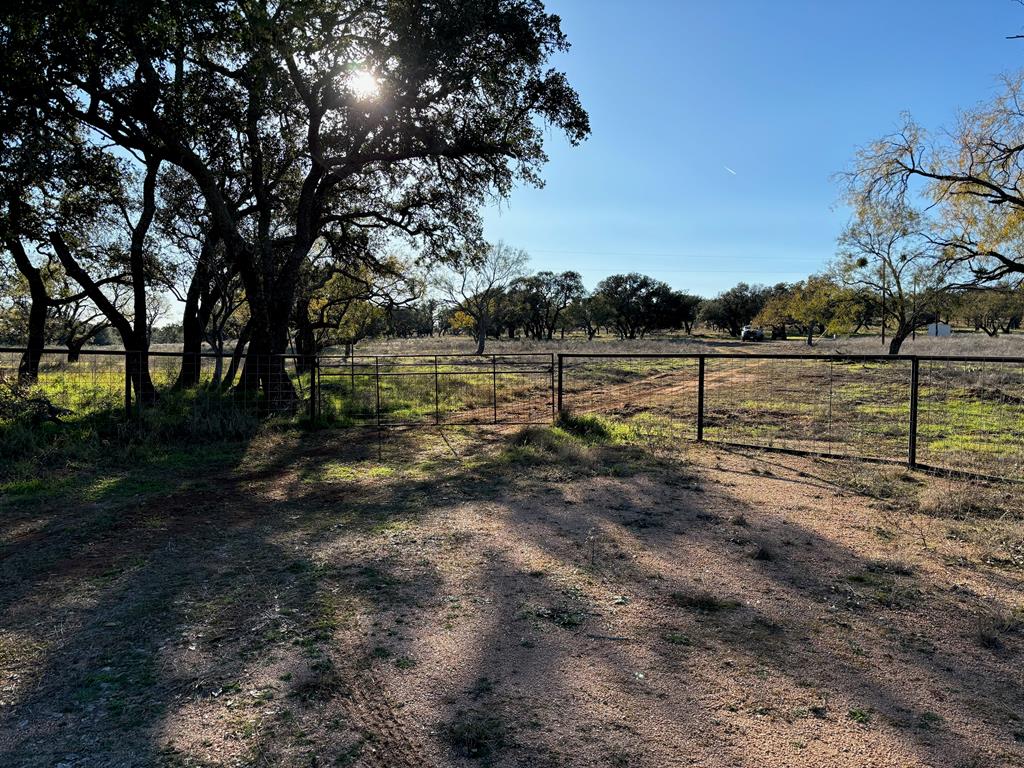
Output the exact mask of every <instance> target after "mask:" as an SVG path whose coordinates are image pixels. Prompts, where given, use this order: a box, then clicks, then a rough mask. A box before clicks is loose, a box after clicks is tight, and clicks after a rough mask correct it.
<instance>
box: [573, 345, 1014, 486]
mask: <svg viewBox="0 0 1024 768" xmlns="http://www.w3.org/2000/svg"><path fill="white" fill-rule="evenodd" d="M558 368H559V371H558V380H559V382H560V386H559V392H558V396H559V405H560V408H559V410H560V411H561V412H583V413H597V414H603V415H606V416H610V417H614V418H617V419H619V420H621V421H622V422H624V423H626V424H629V423H641V424H643V425H644V426H645V428H646V429H650V428H652V427H651V425H652V422H657V423H658V424H660V425H661V427H662V428H663V429H664V430H666V431H667V432H669V433H674V434H676V435H678V436H680V437H693V438H694V439H696V440H698V441H704V440H708V441H714V442H719V443H729V444H734V445H745V446H752V447H760V448H768V449H775V450H784V451H788V452H795V453H805V454H824V455H832V456H843V457H850V458H863V459H880V460H886V461H900V462H905V463H906V464H908V465H909V466H911V467H918V468H930V469H939V470H946V471H963V472H968V473H971V474H985V475H991V476H998V477H1002V478H1011V479H1017V480H1024V357H1007V356H1002V357H982V356H964V357H958V356H947V355H901V356H890V355H810V354H739V353H721V354H720V353H675V354H657V353H636V354H632V353H593V354H588V353H562V354H561V355H559V359H558Z"/></svg>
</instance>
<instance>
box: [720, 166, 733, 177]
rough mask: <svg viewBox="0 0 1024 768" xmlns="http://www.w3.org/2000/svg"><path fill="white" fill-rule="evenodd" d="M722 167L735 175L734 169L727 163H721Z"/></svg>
mask: <svg viewBox="0 0 1024 768" xmlns="http://www.w3.org/2000/svg"><path fill="white" fill-rule="evenodd" d="M722 167H723V168H725V170H727V171H728V172H729V173H731V174H732V175H733V176H735V175H736V171H734V170H733V169H732V168H730V167H729V166H728V165H723V166H722Z"/></svg>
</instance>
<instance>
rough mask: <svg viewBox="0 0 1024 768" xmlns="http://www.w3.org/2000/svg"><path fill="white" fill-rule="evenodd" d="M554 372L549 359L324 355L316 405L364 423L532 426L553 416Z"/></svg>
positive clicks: (530, 356)
mask: <svg viewBox="0 0 1024 768" xmlns="http://www.w3.org/2000/svg"><path fill="white" fill-rule="evenodd" d="M554 372H555V364H554V356H553V355H551V354H504V355H487V356H482V355H401V356H390V355H377V356H360V355H356V356H351V357H347V358H345V357H330V356H324V357H321V358H320V359H319V365H318V376H317V394H318V403H319V407H320V408H321V409H322V412H323V413H324V414H326V415H331V416H334V417H336V418H337V419H339V420H341V421H343V422H351V423H354V424H362V425H379V426H397V425H405V426H415V425H441V424H536V423H543V422H550V421H551V419H552V418H553V417H554Z"/></svg>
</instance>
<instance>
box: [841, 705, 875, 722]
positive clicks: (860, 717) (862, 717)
mask: <svg viewBox="0 0 1024 768" xmlns="http://www.w3.org/2000/svg"><path fill="white" fill-rule="evenodd" d="M846 716H847V717H848V718H850V719H851V720H853V722H855V723H859V724H860V725H867V724H868V723H870V722H871V712H870V710H867V709H858V708H856V707H855V708H853V709H851V710H850V711H849V712H847V713H846Z"/></svg>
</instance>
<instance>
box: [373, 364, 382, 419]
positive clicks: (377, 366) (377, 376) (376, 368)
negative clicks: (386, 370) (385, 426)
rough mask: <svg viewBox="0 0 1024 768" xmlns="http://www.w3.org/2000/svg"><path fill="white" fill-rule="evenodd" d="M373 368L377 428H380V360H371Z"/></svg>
mask: <svg viewBox="0 0 1024 768" xmlns="http://www.w3.org/2000/svg"><path fill="white" fill-rule="evenodd" d="M373 368H374V372H375V376H374V378H375V380H376V385H377V426H378V427H380V358H379V357H375V358H373Z"/></svg>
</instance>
